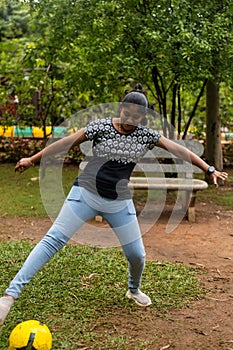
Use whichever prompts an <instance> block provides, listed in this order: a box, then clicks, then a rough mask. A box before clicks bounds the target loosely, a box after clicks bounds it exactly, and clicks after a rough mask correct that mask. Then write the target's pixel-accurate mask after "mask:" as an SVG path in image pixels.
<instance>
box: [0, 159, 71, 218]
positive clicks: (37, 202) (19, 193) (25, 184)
mask: <svg viewBox="0 0 233 350" xmlns="http://www.w3.org/2000/svg"><path fill="white" fill-rule="evenodd" d="M50 172H51V174H48V177H49V175H50V180H51V182H54V181H55V180H56V171H55V172H54V171H53V170H50ZM77 173H78V169H77V167H74V166H72V167H71V166H70V167H64V168H63V174H62V181H63V190H64V192H65V193H67V192H68V190H69V188H70V187H71V186H72V183H73V181H74V179H75V178H76V177H77ZM39 175H40V174H39V167H38V166H36V167H34V168H30V169H29V170H27V171H25V172H24V173H23V174H19V173H15V172H14V165H13V164H0V192H1V206H0V215H1V216H3V215H10V216H21V217H22V216H27V217H30V216H33V217H34V216H38V217H41V216H46V215H47V214H46V211H45V208H44V206H43V202H42V200H41V194H40V182H39ZM51 182H50V183H48V187H49V186H50V187H51V188H52V184H51ZM48 193H49V192H48ZM49 194H50V193H49Z"/></svg>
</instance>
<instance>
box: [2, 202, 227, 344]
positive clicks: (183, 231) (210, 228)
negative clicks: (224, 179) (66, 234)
mask: <svg viewBox="0 0 233 350" xmlns="http://www.w3.org/2000/svg"><path fill="white" fill-rule="evenodd" d="M196 208H197V210H196V213H197V218H196V222H195V223H192V224H191V223H189V222H188V221H186V220H183V221H182V222H181V224H180V225H179V226H178V227H177V228H176V229H175V231H174V232H172V233H170V234H168V233H166V232H165V228H166V224H167V220H168V216H169V212H168V211H167V212H166V211H165V212H164V213H163V215H162V216H161V217H160V219H159V220H158V222H157V223H156V224H155V225H154V226H153V227H152V228H151V229H150V230H149V231H148V232H147V233H146V234H145V235H144V243H145V247H146V251H147V259H152V260H158V259H162V260H167V261H172V262H184V263H186V264H188V265H191V266H194V267H197V268H198V271H199V268H200V269H203V270H204V273H200V274H199V275H198V278H200V279H201V281H202V283H203V284H204V286H205V288H206V289H207V291H208V292H207V294H206V295H205V297H204V298H202V299H201V300H198V301H195V302H193V303H192V304H191V305H190V306H189V307H185V308H181V309H171V310H169V312H168V313H166V314H165V315H164V314H159V313H158V314H157V315H156V316H155V314H154V313H152V312H151V311H150V309H149V308H148V309H147V310H146V311H145V310H144V311H141V309H140V311H139V312H140V313H141V315H142V317H141V318H140V319H141V322H140V324H139V323H138V320H137V322H134V320H132V318H131V315H130V313H129V314H126V313H123V312H122V314H121V315H119V314H118V315H116V316H115V318H114V317H113V318H112V319H111V320H109V325H108V327H109V328H111V327H113V328H114V329H115V331H118V332H122V333H123V334H128V335H130V336H132V337H134V336H135V337H137V338H138V340H139V341H140V340H142V339H146V340H150V341H151V343H152V344H153V345H151V347H147V348H146V349H147V350H148V349H151V350H165V349H170V350H171V349H177V350H186V349H191V350H207V349H211V350H231V349H233V220H232V217H233V210H225V209H224V207H221V206H217V205H215V204H213V203H211V204H206V203H204V202H201V201H200V200H199V201H197V204H196ZM50 225H51V221H50V219H46V218H43V219H41V218H40V219H38V218H12V217H1V220H0V240H18V239H28V240H30V241H32V242H35V241H38V240H39V238H41V237H42V236H43V235H44V234H45V233H46V231H47V229H48V228H49V227H50ZM97 225H98V224H97ZM135 307H136V306H135ZM102 327H106V325H103V326H102ZM132 349H135V350H137V348H135V347H134V348H132Z"/></svg>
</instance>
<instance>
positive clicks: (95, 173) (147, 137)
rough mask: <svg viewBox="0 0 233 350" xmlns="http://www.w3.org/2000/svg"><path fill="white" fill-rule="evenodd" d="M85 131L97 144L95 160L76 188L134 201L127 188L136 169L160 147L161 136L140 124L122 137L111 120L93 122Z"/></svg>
mask: <svg viewBox="0 0 233 350" xmlns="http://www.w3.org/2000/svg"><path fill="white" fill-rule="evenodd" d="M84 132H85V135H86V137H87V139H88V140H92V141H93V146H92V147H93V158H92V159H91V160H90V161H89V162H88V164H87V166H86V167H85V170H84V172H83V173H82V174H81V175H80V176H79V178H78V179H76V180H75V183H74V185H79V186H82V187H85V188H86V189H87V190H90V191H91V192H94V193H98V194H99V195H101V196H102V197H106V198H112V199H126V198H131V195H130V191H129V189H128V186H127V185H128V182H129V178H130V175H131V173H132V171H133V168H134V166H135V165H136V163H137V162H139V160H140V159H141V158H142V157H143V156H144V154H145V153H146V152H147V151H148V150H150V149H152V148H153V147H154V146H155V145H156V143H157V142H158V141H159V138H160V136H161V135H160V133H159V132H158V131H155V130H153V129H151V128H147V127H145V126H142V125H140V124H139V125H138V126H137V127H136V128H135V129H134V130H133V131H132V132H131V133H129V134H121V133H120V132H119V131H117V130H116V129H115V127H114V125H113V123H112V119H111V118H104V119H97V120H95V121H93V122H91V123H89V124H88V125H87V126H86V127H85V128H84Z"/></svg>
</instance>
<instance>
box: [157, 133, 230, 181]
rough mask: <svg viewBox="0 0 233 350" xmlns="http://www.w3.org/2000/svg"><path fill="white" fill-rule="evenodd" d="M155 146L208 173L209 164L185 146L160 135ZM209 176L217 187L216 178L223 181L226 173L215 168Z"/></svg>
mask: <svg viewBox="0 0 233 350" xmlns="http://www.w3.org/2000/svg"><path fill="white" fill-rule="evenodd" d="M156 146H158V147H160V148H163V149H166V150H167V151H168V152H170V153H172V154H174V155H175V156H177V157H178V158H181V159H183V160H185V161H187V162H189V163H192V164H193V165H196V166H197V167H198V168H200V169H202V170H203V171H204V172H206V173H207V174H208V170H209V168H210V165H209V164H207V163H206V162H205V161H204V160H203V159H201V158H200V157H199V156H197V155H196V154H195V153H193V152H192V151H190V150H189V149H187V148H186V147H184V146H182V145H180V144H178V143H176V142H174V141H172V140H169V139H167V138H166V137H164V136H161V137H160V139H159V142H158V143H157V144H156ZM210 177H211V179H212V181H213V183H214V185H215V186H216V187H218V179H220V180H223V181H225V180H226V179H227V177H228V174H227V173H226V172H224V171H218V170H216V169H215V171H214V172H212V173H211V174H210Z"/></svg>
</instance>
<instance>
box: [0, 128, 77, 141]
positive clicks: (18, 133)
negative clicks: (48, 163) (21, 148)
mask: <svg viewBox="0 0 233 350" xmlns="http://www.w3.org/2000/svg"><path fill="white" fill-rule="evenodd" d="M69 133H70V131H69V130H67V128H65V127H63V126H54V127H53V128H52V126H47V127H46V135H47V137H58V138H59V137H63V136H66V135H69ZM0 136H5V137H29V138H37V139H42V138H43V137H44V132H43V129H42V128H40V127H38V126H25V127H19V126H16V125H14V126H2V125H0Z"/></svg>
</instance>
